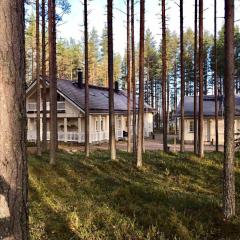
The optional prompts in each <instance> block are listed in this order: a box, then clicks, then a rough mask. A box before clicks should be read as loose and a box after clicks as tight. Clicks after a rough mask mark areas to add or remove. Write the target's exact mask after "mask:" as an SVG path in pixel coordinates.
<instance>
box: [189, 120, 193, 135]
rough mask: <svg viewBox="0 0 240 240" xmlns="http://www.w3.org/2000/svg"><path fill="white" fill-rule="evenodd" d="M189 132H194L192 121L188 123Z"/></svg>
mask: <svg viewBox="0 0 240 240" xmlns="http://www.w3.org/2000/svg"><path fill="white" fill-rule="evenodd" d="M189 132H190V133H193V132H194V121H190V122H189Z"/></svg>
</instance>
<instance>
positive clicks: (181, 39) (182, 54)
mask: <svg viewBox="0 0 240 240" xmlns="http://www.w3.org/2000/svg"><path fill="white" fill-rule="evenodd" d="M180 62H181V146H180V151H181V152H184V137H185V124H184V123H185V119H184V96H185V79H184V78H185V77H184V46H183V0H180Z"/></svg>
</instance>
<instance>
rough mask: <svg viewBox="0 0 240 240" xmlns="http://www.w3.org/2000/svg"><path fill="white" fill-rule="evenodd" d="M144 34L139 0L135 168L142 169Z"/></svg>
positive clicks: (143, 13) (143, 1)
mask: <svg viewBox="0 0 240 240" xmlns="http://www.w3.org/2000/svg"><path fill="white" fill-rule="evenodd" d="M144 32H145V0H140V49H139V51H140V52H139V101H138V146H137V167H139V168H140V167H142V153H143V138H144Z"/></svg>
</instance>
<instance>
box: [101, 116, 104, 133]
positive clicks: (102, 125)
mask: <svg viewBox="0 0 240 240" xmlns="http://www.w3.org/2000/svg"><path fill="white" fill-rule="evenodd" d="M101 131H102V132H103V131H104V122H103V119H102V120H101Z"/></svg>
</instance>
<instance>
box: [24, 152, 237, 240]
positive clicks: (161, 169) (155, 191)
mask: <svg viewBox="0 0 240 240" xmlns="http://www.w3.org/2000/svg"><path fill="white" fill-rule="evenodd" d="M48 158H49V156H48V154H44V155H43V156H42V157H36V156H34V155H30V156H29V183H30V187H29V198H30V199H29V200H30V235H31V238H30V239H34V240H35V239H36V240H37V239H38V240H40V239H41V240H65V239H66V240H75V239H84V240H98V239H103V240H108V239H109V240H111V239H118V240H123V239H124V240H127V239H129V240H140V239H149V240H150V239H153V240H154V239H158V240H164V239H176V240H177V239H184V240H185V239H240V211H239V210H240V169H239V168H238V169H236V192H237V196H236V197H237V209H238V212H237V217H236V218H233V219H232V220H231V221H229V222H225V221H223V216H222V212H221V205H222V201H221V199H222V160H223V154H222V153H206V157H205V159H199V158H197V157H195V156H194V155H193V154H190V153H184V154H180V153H178V154H171V153H169V154H164V153H162V152H159V151H158V152H154V151H152V152H150V151H147V152H146V153H145V154H144V166H143V168H142V169H141V170H138V169H137V168H136V167H135V166H134V161H133V157H132V156H131V154H128V153H126V152H124V151H118V162H112V161H110V160H109V153H108V152H107V151H104V150H101V151H100V150H98V151H95V152H94V153H92V154H91V156H90V158H88V159H86V158H85V157H84V154H83V153H67V152H64V151H60V152H59V153H58V155H57V165H56V166H50V165H49V164H48ZM237 160H240V157H239V156H238V157H237Z"/></svg>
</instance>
